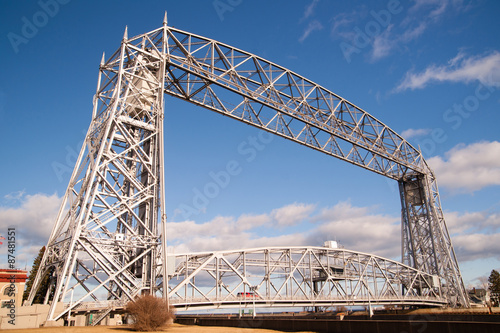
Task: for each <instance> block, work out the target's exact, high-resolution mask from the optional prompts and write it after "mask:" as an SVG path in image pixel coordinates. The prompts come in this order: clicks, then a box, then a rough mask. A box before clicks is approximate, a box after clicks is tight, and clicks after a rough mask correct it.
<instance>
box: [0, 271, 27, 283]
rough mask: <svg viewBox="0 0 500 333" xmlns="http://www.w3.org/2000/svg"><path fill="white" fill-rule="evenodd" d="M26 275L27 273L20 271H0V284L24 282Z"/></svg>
mask: <svg viewBox="0 0 500 333" xmlns="http://www.w3.org/2000/svg"><path fill="white" fill-rule="evenodd" d="M27 273H28V272H27V271H23V270H21V269H0V282H11V283H19V282H26V279H27V278H28V275H27Z"/></svg>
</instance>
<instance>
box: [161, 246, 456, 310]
mask: <svg viewBox="0 0 500 333" xmlns="http://www.w3.org/2000/svg"><path fill="white" fill-rule="evenodd" d="M167 261H168V262H169V264H168V265H169V267H171V269H170V270H169V274H168V278H169V294H168V295H169V302H170V304H171V305H172V306H174V307H176V308H178V309H179V310H189V309H193V308H235V307H245V306H255V307H288V306H337V305H347V306H354V305H368V304H372V305H420V306H442V305H445V304H446V302H447V301H446V298H445V297H443V296H442V295H441V285H440V279H438V278H437V277H436V276H433V275H430V274H427V273H424V272H421V271H418V270H416V269H414V268H411V267H409V266H406V265H403V264H401V263H399V262H396V261H393V260H389V259H385V258H382V257H378V256H375V255H371V254H366V253H360V252H354V251H350V250H345V249H333V248H324V247H286V248H278V247H275V248H256V249H245V250H235V251H217V252H206V253H192V254H178V255H175V256H169V257H168V258H167ZM174 263H175V268H174Z"/></svg>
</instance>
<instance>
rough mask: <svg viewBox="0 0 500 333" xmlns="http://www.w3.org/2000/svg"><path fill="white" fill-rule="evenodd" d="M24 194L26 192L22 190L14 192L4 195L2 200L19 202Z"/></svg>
mask: <svg viewBox="0 0 500 333" xmlns="http://www.w3.org/2000/svg"><path fill="white" fill-rule="evenodd" d="M25 193H26V192H25V191H24V190H22V191H16V192H12V193H9V194H6V195H5V196H4V198H5V199H7V200H12V201H17V200H21V198H22V197H23V196H24V194H25Z"/></svg>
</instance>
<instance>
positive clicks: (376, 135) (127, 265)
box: [28, 20, 468, 319]
mask: <svg viewBox="0 0 500 333" xmlns="http://www.w3.org/2000/svg"><path fill="white" fill-rule="evenodd" d="M164 93H166V94H169V95H172V96H175V97H178V98H181V99H184V100H186V101H189V102H191V103H194V104H196V105H199V106H202V107H204V108H207V109H210V110H213V111H216V112H218V113H221V114H224V115H226V116H229V117H231V118H234V119H237V120H239V121H242V122H245V123H247V124H250V125H253V126H255V127H257V128H260V129H263V130H266V131H269V132H271V133H274V134H276V135H279V136H282V137H284V138H287V139H289V140H292V141H294V142H297V143H300V144H303V145H305V146H307V147H310V148H313V149H315V150H318V151H321V152H323V153H326V154H329V155H331V156H335V157H337V158H339V159H341V160H344V161H347V162H349V163H352V164H355V165H358V166H360V167H363V168H365V169H368V170H370V171H373V172H375V173H378V174H381V175H384V176H386V177H389V178H392V179H395V180H397V181H398V182H399V183H400V189H401V200H402V203H403V218H402V222H403V223H402V235H403V237H402V253H403V262H404V263H407V264H409V265H411V266H412V267H414V268H416V269H421V270H423V271H424V272H425V273H428V274H431V275H438V276H439V277H440V278H441V279H442V281H441V284H442V289H441V290H442V292H444V293H445V296H446V298H447V300H448V302H449V304H450V305H455V306H456V305H468V300H467V298H466V297H465V289H464V286H463V282H462V279H461V276H460V271H459V268H458V263H457V260H456V258H455V255H454V252H453V248H452V245H451V240H450V237H449V235H448V231H447V229H446V224H445V221H444V218H443V214H442V210H441V206H440V201H439V193H438V190H437V183H436V179H435V177H434V175H433V173H432V171H431V170H430V168H429V167H428V166H427V164H426V163H425V161H424V159H423V158H422V155H421V153H420V152H419V151H418V150H416V149H415V148H414V147H412V146H411V145H410V144H409V143H408V142H407V141H406V140H404V139H403V138H402V137H401V136H399V135H398V134H396V133H395V132H394V131H393V130H391V129H390V128H389V127H388V126H386V125H385V124H383V123H382V122H380V121H379V120H377V119H376V118H374V117H373V116H371V115H370V114H368V113H367V112H365V111H364V110H362V109H360V108H359V107H357V106H355V105H354V104H352V103H350V102H348V101H346V100H345V99H343V98H341V97H339V96H338V95H335V94H334V93H332V92H330V91H328V90H327V89H325V88H323V87H321V86H319V85H317V84H315V83H314V82H311V81H310V80H307V79H306V78H304V77H302V76H300V75H298V74H296V73H293V72H291V71H289V70H288V69H285V68H283V67H281V66H279V65H276V64H274V63H271V62H269V61H267V60H265V59H262V58H260V57H257V56H255V55H253V54H250V53H248V52H245V51H242V50H239V49H236V48H233V47H230V46H228V45H225V44H222V43H219V42H217V41H215V40H211V39H208V38H204V37H201V36H197V35H194V34H190V33H187V32H184V31H181V30H178V29H174V28H172V27H169V26H167V24H166V20H165V22H164V25H163V27H162V28H159V29H156V30H153V31H151V32H149V33H146V34H143V35H139V36H136V37H133V38H130V39H129V38H128V36H127V33H125V36H124V39H123V41H122V45H121V47H120V49H119V50H117V51H116V52H115V54H113V56H112V57H111V58H110V59H109V60H107V61H104V57H103V61H102V63H101V68H100V72H99V84H98V89H97V93H96V97H95V99H94V111H93V116H92V122H91V124H90V127H89V130H88V133H87V136H86V139H85V143H84V145H83V147H82V150H81V152H80V155H79V158H78V161H77V164H76V166H75V169H74V171H73V174H72V176H71V180H70V184H69V186H68V189H67V191H66V193H65V196H64V199H63V203H62V205H61V208H60V211H59V213H58V217H57V220H56V223H55V225H54V228H53V231H52V233H51V236H50V239H49V242H48V245H47V251H46V252H45V254H44V257H43V259H42V264H41V269H40V270H39V273H38V275H37V277H36V279H35V282H34V285H33V290H32V292H31V294H30V297H29V300H28V303H31V302H32V300H33V298H34V295H35V293H36V291H37V289H38V288H39V287H40V282H41V281H42V278H43V276H44V274H46V273H47V272H49V271H51V269H54V273H53V279H52V280H51V281H53V289H50V290H49V292H48V293H47V297H46V302H47V301H48V297H49V296H50V295H51V293H54V299H55V300H57V301H65V302H68V298H69V295H70V294H73V293H74V292H76V295H77V297H76V301H75V302H72V305H71V306H69V307H68V308H67V309H66V310H65V312H63V313H60V314H55V313H54V309H55V306H54V307H52V309H51V311H50V313H49V319H57V318H60V317H61V316H62V315H64V314H65V313H66V312H68V311H70V310H71V309H73V308H75V307H77V306H79V305H80V304H81V303H83V302H85V301H86V300H89V299H90V298H91V299H93V300H94V301H97V300H101V299H102V298H103V297H104V298H105V299H107V300H109V301H110V302H114V303H116V302H125V301H128V300H130V299H133V298H134V297H135V296H136V295H138V294H140V293H142V292H145V291H147V292H149V293H154V292H155V290H158V289H160V290H166V289H167V279H163V278H162V277H163V276H166V266H167V265H165V264H164V262H165V259H164V258H166V241H165V239H162V238H163V237H164V236H165V235H166V230H165V229H166V227H165V220H166V217H165V203H164V199H163V193H164V185H163V184H164V180H163V111H164V110H163V108H164V103H163V96H164ZM415 187H418V188H420V189H421V190H420V192H419V193H420V196H417V197H418V200H411V198H412V197H415V195H414V193H416V192H415V190H414V188H415ZM159 222H161V230H158V227H157V224H158V223H159ZM429 244H433V245H434V246H433V250H432V251H433V252H429V251H428V249H429V247H428V245H429ZM159 281H161V282H159ZM102 290H103V293H102V294H99V293H98V291H102ZM103 295H104V296H103ZM55 303H56V302H54V304H55Z"/></svg>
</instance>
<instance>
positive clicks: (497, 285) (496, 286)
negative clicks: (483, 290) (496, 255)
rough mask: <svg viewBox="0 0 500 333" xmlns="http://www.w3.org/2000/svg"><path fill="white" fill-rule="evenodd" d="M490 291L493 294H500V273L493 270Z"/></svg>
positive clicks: (489, 279) (489, 285) (489, 283)
mask: <svg viewBox="0 0 500 333" xmlns="http://www.w3.org/2000/svg"><path fill="white" fill-rule="evenodd" d="M488 289H489V290H490V292H492V293H500V273H499V272H498V271H496V270H492V271H491V274H490V277H489V278H488Z"/></svg>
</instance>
